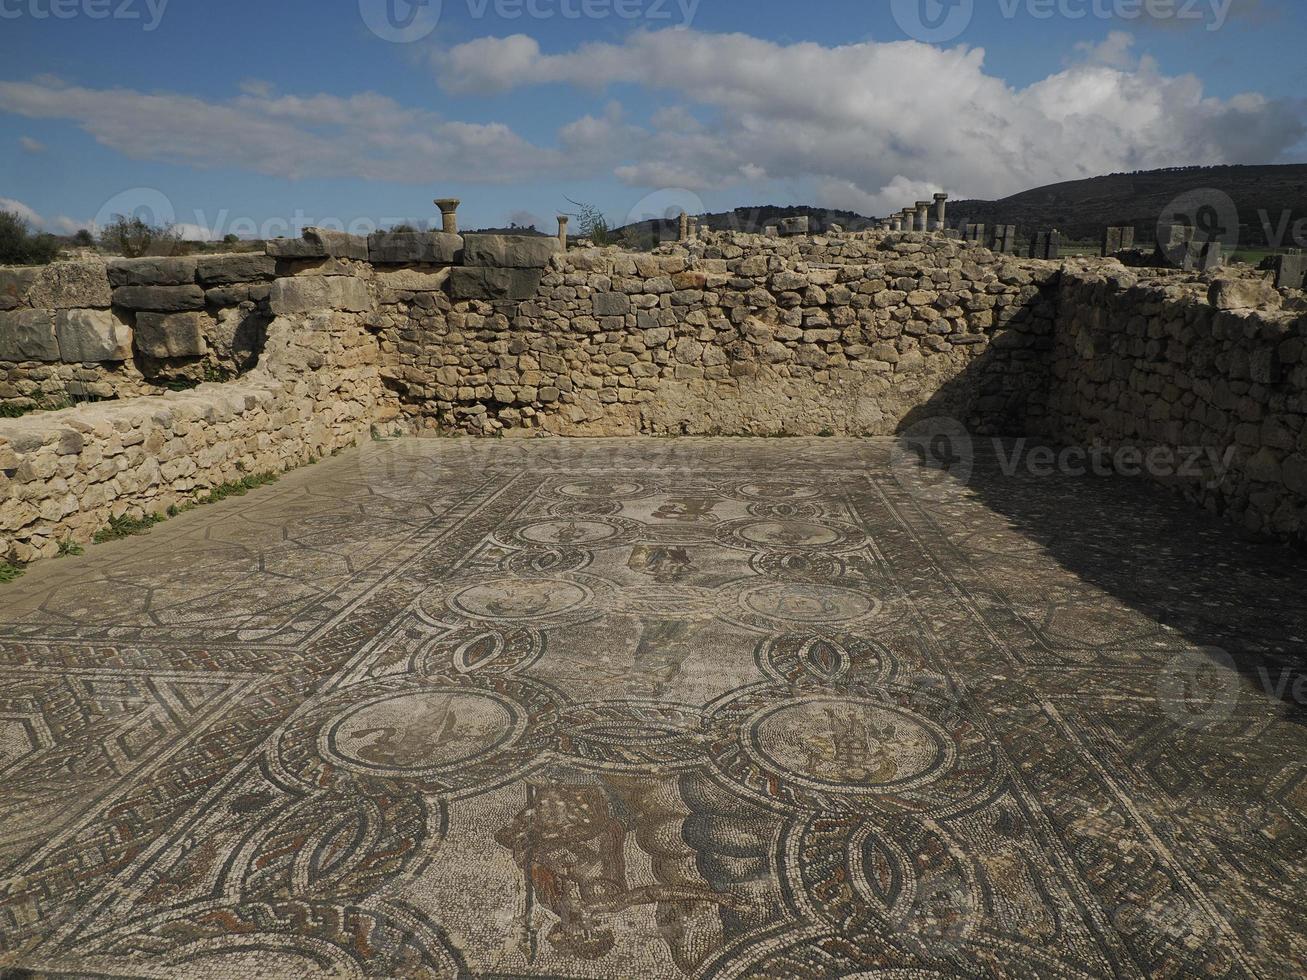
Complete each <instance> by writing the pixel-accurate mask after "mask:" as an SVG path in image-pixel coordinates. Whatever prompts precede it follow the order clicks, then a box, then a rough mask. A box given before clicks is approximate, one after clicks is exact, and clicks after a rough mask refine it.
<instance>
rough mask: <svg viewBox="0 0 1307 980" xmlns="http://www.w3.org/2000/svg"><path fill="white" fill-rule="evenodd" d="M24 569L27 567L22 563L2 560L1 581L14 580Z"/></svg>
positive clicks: (0, 566) (0, 562)
mask: <svg viewBox="0 0 1307 980" xmlns="http://www.w3.org/2000/svg"><path fill="white" fill-rule="evenodd" d="M24 571H26V569H24V568H23V566H22V565H11V564H10V563H9V562H7V561H0V582H12V581H13V580H14V579H16V578H18V576H20V575H22V574H23V572H24Z"/></svg>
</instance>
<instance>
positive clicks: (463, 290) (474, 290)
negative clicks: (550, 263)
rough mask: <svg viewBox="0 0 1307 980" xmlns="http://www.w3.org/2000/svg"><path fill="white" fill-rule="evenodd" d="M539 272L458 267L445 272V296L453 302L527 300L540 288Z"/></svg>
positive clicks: (538, 270)
mask: <svg viewBox="0 0 1307 980" xmlns="http://www.w3.org/2000/svg"><path fill="white" fill-rule="evenodd" d="M543 278H544V272H543V271H541V270H540V269H487V268H477V267H472V268H468V267H458V266H456V267H455V268H453V269H450V270H449V294H450V296H452V297H453V298H454V299H490V300H513V301H519V302H520V301H522V300H528V299H531V298H532V297H534V296H535V294H536V290H538V289H539V288H540V280H541V279H543Z"/></svg>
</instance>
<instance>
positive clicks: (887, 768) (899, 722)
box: [749, 697, 953, 793]
mask: <svg viewBox="0 0 1307 980" xmlns="http://www.w3.org/2000/svg"><path fill="white" fill-rule="evenodd" d="M749 729H750V746H751V747H752V748H753V750H754V751H756V752H757V753H758V755H759V758H760V761H761V762H762V763H763V764H764V765H767V766H770V767H774V768H776V769H779V770H780V771H782V772H784V773H786V774H787V775H788V776H789V777H790V778H791V779H794V780H797V781H800V782H805V783H808V784H809V785H814V786H819V787H822V788H826V789H830V790H833V791H835V792H841V793H865V792H884V791H888V790H898V789H903V788H906V787H909V786H913V785H918V784H920V783H921V782H922V781H923V780H926V779H928V778H930V777H932V776H933V775H934V774H936V773H938V772H939V771H940V770H941V769H943V768H944V767H945V766H947V765H949V764H950V763H951V762H952V761H953V752H952V750H951V749H952V745H951V742H950V741H949V738H948V734H947V733H946V732H944V731H942V730H941V729H939V728H937V727H936V726H934V725H932V724H931V723H929V722H927V721H926V720H924V719H922V718H920V717H917V716H913V715H911V714H909V713H907V712H906V711H902V710H900V709H898V708H896V707H890V706H886V705H882V704H876V703H874V702H871V701H856V700H852V699H849V698H841V697H811V698H804V699H802V700H799V701H791V702H787V703H785V704H781V705H779V706H776V707H772V708H767V709H765V710H763V711H762V712H760V713H759V714H758V715H757V716H756V717H755V718H754V719H753V720H752V721H751V722H750V723H749Z"/></svg>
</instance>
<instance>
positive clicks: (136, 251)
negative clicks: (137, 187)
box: [100, 214, 181, 259]
mask: <svg viewBox="0 0 1307 980" xmlns="http://www.w3.org/2000/svg"><path fill="white" fill-rule="evenodd" d="M100 244H101V245H103V246H104V248H105V249H106V250H108V251H110V252H116V253H117V254H119V255H125V256H126V257H127V258H129V259H136V258H140V257H141V256H142V255H175V254H177V253H178V252H179V251H180V245H181V235H180V234H179V233H178V231H177V229H175V228H173V227H171V226H169V227H164V226H162V225H152V224H148V223H147V222H145V221H142V220H141V219H140V218H138V217H136V216H133V217H130V218H129V217H127V216H126V215H122V214H115V215H114V216H113V221H111V222H110V223H109V224H108V225H106V226H105V228H104V230H103V231H101V232H100Z"/></svg>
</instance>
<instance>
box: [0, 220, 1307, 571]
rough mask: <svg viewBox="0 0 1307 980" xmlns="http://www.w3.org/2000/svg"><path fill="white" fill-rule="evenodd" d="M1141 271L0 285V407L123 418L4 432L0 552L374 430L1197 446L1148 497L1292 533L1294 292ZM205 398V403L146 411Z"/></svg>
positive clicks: (448, 260) (199, 265)
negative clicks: (72, 400)
mask: <svg viewBox="0 0 1307 980" xmlns="http://www.w3.org/2000/svg"><path fill="white" fill-rule="evenodd" d="M1139 275H1140V274H1139V273H1137V272H1134V271H1128V270H1126V269H1125V268H1124V267H1123V266H1121V265H1120V264H1119V263H1116V262H1113V261H1110V260H1092V261H1069V262H1066V263H1057V262H1050V261H1038V260H1029V259H1017V258H1014V257H1011V256H1008V255H1001V254H997V253H994V252H991V251H989V250H988V249H985V248H983V247H981V246H980V245H979V244H978V243H974V242H964V241H959V240H955V239H950V238H947V237H944V236H942V235H928V234H921V233H891V234H870V235H868V234H855V235H836V236H832V237H808V236H797V237H794V238H779V239H778V238H767V237H762V236H744V235H734V234H719V235H714V234H710V235H706V236H705V238H704V240H702V241H691V242H688V243H686V244H683V245H677V246H663V247H661V248H659V249H658V250H656V251H655V252H654V253H653V254H633V253H627V252H622V251H620V250H618V249H581V250H573V251H571V252H568V253H566V254H562V253H561V252H560V251H559V246H558V243H557V241H556V240H554V239H549V238H528V237H502V236H474V235H468V236H459V235H456V234H446V233H402V234H390V233H383V234H379V235H374V236H371V237H370V238H367V239H364V238H356V237H353V236H349V235H344V234H336V233H331V232H324V231H316V230H310V231H309V232H306V234H305V237H304V238H303V239H301V240H295V241H277V242H270V243H269V244H268V254H266V255H263V254H259V255H233V256H211V257H201V258H187V259H181V258H170V259H142V260H135V261H126V260H118V261H113V262H110V263H108V264H105V263H96V262H76V263H60V264H57V265H54V266H50V267H47V268H46V269H41V270H0V306H2V307H4V308H3V309H0V358H3V362H0V371H3V372H4V373H3V374H0V377H2V378H3V379H4V380H3V381H0V405H3V404H11V405H13V404H18V405H23V404H30V402H31V401H32V400H33V399H34V398H35V397H37V396H41V397H44V396H46V395H48V394H57V393H59V392H65V393H68V394H74V393H75V392H77V391H81V392H82V393H83V394H85V395H94V396H98V397H103V398H117V399H120V400H116V401H104V402H100V403H96V404H83V405H79V406H78V407H76V408H72V409H67V410H64V411H55V412H38V413H33V414H31V415H28V416H26V417H24V418H21V419H17V420H5V419H0V556H4V557H7V558H10V559H16V560H20V561H27V560H30V559H32V558H35V557H41V556H48V555H50V554H53V553H54V552H55V551H57V550H58V546H59V543H60V542H61V541H63V540H66V539H71V540H74V541H79V542H80V541H85V540H87V539H89V537H90V536H91V535H92V534H93V533H94V532H95V531H96V530H98V529H100V528H101V527H103V526H104V525H105V524H107V523H108V520H109V519H110V518H111V517H115V516H117V515H119V514H123V513H133V514H139V513H145V512H158V511H161V510H163V509H165V508H167V507H168V506H169V505H170V504H172V503H175V502H178V501H180V500H183V499H186V498H187V497H188V495H191V494H193V493H195V492H196V491H202V490H203V489H205V488H207V487H212V486H215V485H217V484H220V483H223V482H227V481H229V480H234V479H238V478H240V477H241V476H243V475H247V474H252V473H265V472H277V471H280V470H284V469H286V468H288V467H290V466H293V465H296V464H297V463H299V462H303V461H305V460H308V459H312V458H316V457H318V456H321V455H323V454H324V453H327V452H331V451H334V450H335V449H338V448H340V447H342V446H344V445H348V444H350V443H352V442H353V441H355V440H356V439H358V438H359V437H360V436H362V435H364V434H366V433H367V432H368V431H369V429H370V427H372V426H374V425H378V424H379V425H383V426H385V427H387V430H388V431H423V430H435V431H440V432H466V433H473V434H519V435H531V434H541V433H549V434H557V435H614V434H649V435H672V434H758V435H777V434H795V435H801V434H804V435H811V434H820V433H831V434H839V435H862V434H872V435H887V434H891V433H894V432H896V431H900V430H902V429H903V427H904V426H905V425H907V424H910V423H914V422H917V421H924V420H926V419H937V418H941V417H947V418H952V419H955V420H957V421H959V422H961V423H962V424H963V425H965V426H966V427H967V429H968V430H969V431H970V432H971V433H973V434H1008V435H1019V434H1041V435H1045V436H1048V437H1050V438H1052V439H1055V440H1057V441H1059V442H1062V443H1064V444H1070V445H1084V446H1107V447H1113V448H1114V447H1120V446H1138V447H1141V448H1143V449H1145V450H1147V449H1150V448H1156V447H1166V448H1169V449H1172V450H1179V451H1181V452H1183V451H1185V450H1186V449H1193V448H1198V449H1210V450H1213V451H1214V452H1215V456H1214V457H1205V458H1216V459H1219V460H1221V461H1222V463H1223V464H1224V465H1223V466H1222V468H1221V471H1220V473H1219V474H1216V477H1215V478H1204V477H1203V475H1202V474H1200V475H1199V476H1198V477H1194V476H1187V475H1186V473H1184V472H1178V473H1174V474H1168V478H1170V479H1174V480H1176V481H1179V482H1180V483H1181V485H1182V489H1184V490H1185V492H1186V493H1188V494H1189V495H1190V496H1191V497H1193V498H1194V499H1196V500H1198V501H1201V502H1202V503H1203V504H1205V505H1206V506H1209V507H1211V508H1212V509H1214V510H1220V511H1223V512H1227V513H1229V514H1231V515H1232V516H1233V517H1235V518H1236V519H1238V520H1239V521H1241V522H1242V523H1244V524H1245V525H1247V526H1248V527H1250V528H1253V529H1255V530H1258V531H1267V532H1271V533H1276V534H1279V535H1281V536H1282V537H1286V538H1290V539H1293V540H1298V541H1302V540H1303V538H1304V528H1305V527H1307V425H1305V424H1304V423H1305V421H1307V415H1305V413H1307V399H1305V398H1304V392H1305V391H1307V365H1304V361H1303V358H1304V338H1303V334H1304V331H1305V330H1307V328H1305V327H1304V315H1303V312H1301V311H1302V310H1303V309H1307V300H1304V299H1303V298H1302V296H1301V294H1293V295H1291V294H1290V293H1288V292H1277V291H1276V290H1275V289H1274V288H1273V287H1272V286H1270V285H1268V284H1266V283H1264V282H1261V281H1260V280H1259V279H1257V278H1256V277H1255V276H1253V275H1247V276H1245V277H1244V278H1243V279H1240V280H1237V281H1233V282H1229V283H1225V282H1223V283H1222V284H1219V285H1216V286H1212V285H1211V283H1210V280H1204V279H1201V278H1200V277H1197V276H1194V275H1191V274H1185V273H1172V274H1156V275H1152V276H1151V277H1150V278H1148V279H1141V278H1139ZM1209 290H1210V293H1211V295H1210V296H1209V295H1208V294H1209ZM1286 304H1287V306H1288V307H1292V308H1286ZM1295 304H1297V305H1295ZM213 376H217V377H220V378H227V379H230V380H228V381H227V382H226V383H222V384H216V383H203V384H200V385H199V387H197V388H195V389H194V390H192V391H185V392H172V391H168V390H167V387H166V385H167V384H168V382H169V381H172V380H177V379H183V380H187V381H189V382H194V381H196V380H197V379H199V378H208V377H213ZM147 394H148V395H151V396H153V397H137V396H141V395H147ZM1227 451H1229V456H1228V457H1227V456H1226V455H1225V454H1226V452H1227ZM1209 476H1210V475H1209ZM1186 480H1188V483H1186V482H1185V481H1186Z"/></svg>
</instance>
